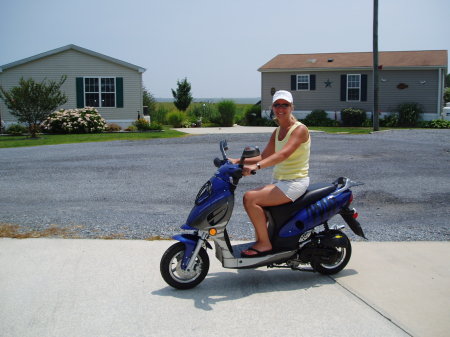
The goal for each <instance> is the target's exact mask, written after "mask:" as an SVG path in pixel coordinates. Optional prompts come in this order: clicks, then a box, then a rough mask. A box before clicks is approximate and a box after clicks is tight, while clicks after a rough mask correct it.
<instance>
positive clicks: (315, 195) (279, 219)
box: [265, 183, 336, 225]
mask: <svg viewBox="0 0 450 337" xmlns="http://www.w3.org/2000/svg"><path fill="white" fill-rule="evenodd" d="M335 190H336V186H335V185H333V184H330V183H315V184H311V185H310V186H309V187H308V189H307V190H306V192H305V194H303V195H302V196H301V197H300V198H298V199H297V200H295V201H294V202H289V203H287V204H282V205H279V206H270V207H265V209H266V210H267V211H268V212H269V213H270V214H271V216H272V219H273V220H274V221H275V225H280V224H283V223H285V222H286V221H288V220H289V219H290V218H291V217H292V216H293V215H294V213H295V212H296V211H298V210H299V209H302V208H304V207H306V206H308V205H311V204H313V203H315V202H316V201H319V200H320V199H322V198H324V197H326V196H327V195H329V194H330V193H332V192H334V191H335Z"/></svg>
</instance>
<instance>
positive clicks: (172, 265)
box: [160, 242, 209, 289]
mask: <svg viewBox="0 0 450 337" xmlns="http://www.w3.org/2000/svg"><path fill="white" fill-rule="evenodd" d="M185 249H186V248H185V245H184V243H182V242H177V243H176V244H174V245H172V246H170V247H169V249H167V250H166V252H165V253H164V255H163V257H162V258H161V263H160V271H161V276H162V277H163V279H164V281H166V282H167V284H168V285H170V286H172V287H174V288H177V289H191V288H194V287H195V286H197V285H198V284H199V283H200V282H202V281H203V280H204V278H205V277H206V275H207V274H208V270H209V257H208V254H207V253H206V251H205V249H204V248H201V249H200V251H199V253H198V256H197V258H196V259H195V263H194V266H193V267H192V270H191V271H186V270H183V269H182V268H181V263H182V260H183V256H184V251H185Z"/></svg>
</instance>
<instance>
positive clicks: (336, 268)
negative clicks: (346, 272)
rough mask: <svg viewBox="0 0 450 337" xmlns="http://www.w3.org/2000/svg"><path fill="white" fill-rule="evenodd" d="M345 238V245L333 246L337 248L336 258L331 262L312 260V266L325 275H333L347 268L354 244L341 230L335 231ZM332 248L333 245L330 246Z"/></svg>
mask: <svg viewBox="0 0 450 337" xmlns="http://www.w3.org/2000/svg"><path fill="white" fill-rule="evenodd" d="M333 232H336V234H339V235H341V236H343V237H344V238H345V245H344V246H343V247H333V248H332V249H334V250H335V254H336V255H335V258H334V259H333V261H332V262H330V263H324V262H319V261H313V262H311V267H312V268H313V269H314V270H315V271H317V272H319V273H321V274H323V275H333V274H336V273H339V272H340V271H341V270H342V269H344V268H345V266H346V265H347V263H348V261H350V256H351V255H352V246H351V243H350V240H349V238H348V237H347V236H346V235H345V234H344V233H342V232H341V231H333ZM328 248H331V247H328Z"/></svg>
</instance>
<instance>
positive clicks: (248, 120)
mask: <svg viewBox="0 0 450 337" xmlns="http://www.w3.org/2000/svg"><path fill="white" fill-rule="evenodd" d="M243 124H244V125H249V126H263V125H265V124H266V119H265V118H262V117H261V105H258V104H255V105H252V106H250V107H249V108H247V109H246V110H245V114H244V118H243Z"/></svg>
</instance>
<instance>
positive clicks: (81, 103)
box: [76, 77, 84, 108]
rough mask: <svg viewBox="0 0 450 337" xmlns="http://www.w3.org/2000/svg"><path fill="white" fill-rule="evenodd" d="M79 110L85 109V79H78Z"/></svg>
mask: <svg viewBox="0 0 450 337" xmlns="http://www.w3.org/2000/svg"><path fill="white" fill-rule="evenodd" d="M76 90H77V108H84V88H83V77H77V78H76Z"/></svg>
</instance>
